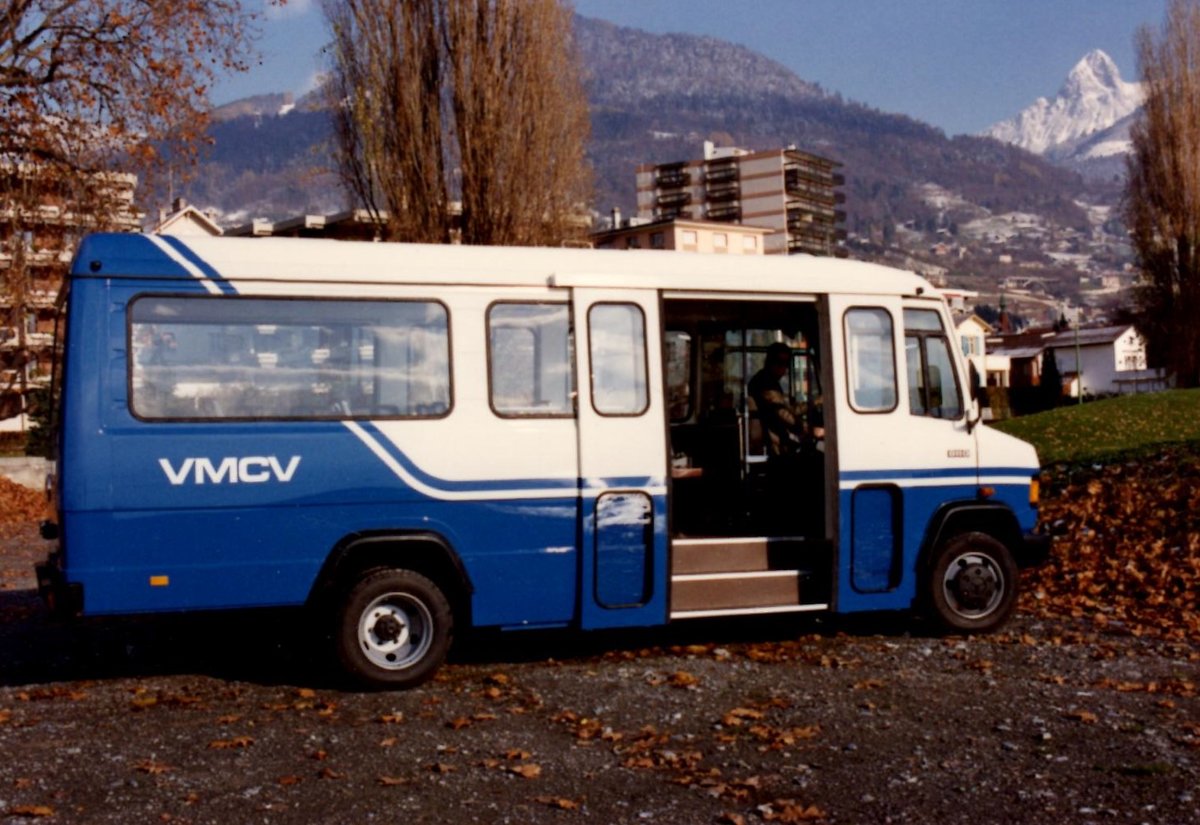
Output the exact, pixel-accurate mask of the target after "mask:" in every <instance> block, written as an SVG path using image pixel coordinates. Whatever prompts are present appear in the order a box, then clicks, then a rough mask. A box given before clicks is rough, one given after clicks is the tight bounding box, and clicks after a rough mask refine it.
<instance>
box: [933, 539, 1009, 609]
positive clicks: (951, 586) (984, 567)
mask: <svg viewBox="0 0 1200 825" xmlns="http://www.w3.org/2000/svg"><path fill="white" fill-rule="evenodd" d="M1006 587H1007V583H1006V582H1005V581H1004V571H1003V570H1001V569H1000V566H999V565H998V564H996V561H995V560H994V559H993V558H992V557H991V556H988V555H986V554H984V553H963V554H961V555H959V556H956V557H955V558H954V560H953V561H951V562H950V565H949V566H948V567H947V568H946V575H945V576H943V577H942V594H943V595H944V596H945V598H946V604H948V605H949V606H950V609H951V610H953V611H954V612H955V613H957V614H958V615H960V616H962V617H963V618H966V619H981V618H983V617H984V616H987V615H988V614H990V613H992V612H993V611H995V610H996V608H997V607H999V606H1000V602H1001V601H1002V600H1003V599H1004V592H1005V588H1006Z"/></svg>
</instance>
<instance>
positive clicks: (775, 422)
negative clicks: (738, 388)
mask: <svg viewBox="0 0 1200 825" xmlns="http://www.w3.org/2000/svg"><path fill="white" fill-rule="evenodd" d="M791 368H792V348H791V347H789V346H788V345H787V344H784V343H780V342H776V343H774V344H771V346H769V347H767V360H766V363H764V364H763V368H762V369H761V370H759V371H758V372H757V373H756V374H755V375H754V377H753V378H751V379H750V386H749V388H748V389H749V392H750V397H751V398H753V399H754V404H755V407H756V408H757V410H758V417H759V420H760V421H761V422H762V425H763V430H764V432H765V433H766V435H767V439H768V441H769V443H770V452H771V455H773V456H782V455H788V454H791V453H794V452H797V451H798V450H799V449H800V448H801V446H802V445H804V443H805V439H806V437H808V438H809V439H821V438H824V437H825V428H824V427H822V426H821V425H820V418H819V414H820V410H819V407H817V406H816V405H814V408H813V410H812V413H813V414H812V416H811V417H810V416H809V415H807V413H808V412H809V411H808V409H807V407H806V406H805V405H803V404H796V403H795V402H794V401H793V400H792V399H791V398H789V397H788V396H787V394H786V393H785V392H784V391H783V378H784V376H786V375H787V374H788V372H789V371H790V370H791ZM810 424H811V427H810Z"/></svg>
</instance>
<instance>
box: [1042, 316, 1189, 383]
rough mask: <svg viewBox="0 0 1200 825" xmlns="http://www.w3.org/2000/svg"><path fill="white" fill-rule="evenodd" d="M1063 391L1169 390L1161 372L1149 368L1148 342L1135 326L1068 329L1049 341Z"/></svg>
mask: <svg viewBox="0 0 1200 825" xmlns="http://www.w3.org/2000/svg"><path fill="white" fill-rule="evenodd" d="M1046 347H1048V348H1049V349H1050V350H1051V351H1053V353H1054V360H1055V361H1056V362H1057V364H1058V371H1059V372H1060V373H1061V374H1062V377H1063V385H1064V390H1065V392H1066V394H1067V395H1069V396H1071V397H1072V398H1078V397H1079V394H1080V387H1081V385H1082V392H1083V394H1084V395H1085V396H1086V395H1104V394H1108V393H1130V392H1150V391H1154V390H1161V389H1165V388H1166V379H1165V377H1164V375H1163V372H1162V370H1158V369H1147V368H1146V340H1145V339H1144V338H1142V336H1141V333H1139V332H1138V331H1137V330H1136V329H1134V328H1133V327H1132V326H1130V325H1128V324H1125V325H1121V326H1111V327H1097V328H1095V329H1079V330H1074V329H1068V330H1064V331H1062V332H1060V333H1058V334H1056V335H1054V336H1053V337H1051V338H1050V339H1048V340H1047V341H1046Z"/></svg>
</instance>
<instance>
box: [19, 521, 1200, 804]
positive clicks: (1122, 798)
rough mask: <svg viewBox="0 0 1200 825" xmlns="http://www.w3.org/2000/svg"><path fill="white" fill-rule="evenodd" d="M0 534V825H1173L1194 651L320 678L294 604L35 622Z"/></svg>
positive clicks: (1027, 647)
mask: <svg viewBox="0 0 1200 825" xmlns="http://www.w3.org/2000/svg"><path fill="white" fill-rule="evenodd" d="M44 552H45V546H44V545H43V543H42V542H41V541H40V540H39V539H37V538H36V534H35V530H34V528H33V527H32V525H29V524H24V525H18V526H16V527H8V528H0V747H2V748H3V752H4V753H5V755H6V757H7V758H5V759H3V760H0V822H3V823H9V822H22V823H24V822H30V821H39V820H40V821H46V822H86V823H93V822H94V823H110V822H111V823H130V822H179V823H187V822H192V823H209V822H211V823H233V822H238V823H240V822H271V823H314V822H330V823H342V822H346V823H359V822H374V821H378V822H397V821H404V822H430V823H432V822H438V823H441V822H482V823H502V822H512V823H543V822H552V823H571V822H575V821H590V822H601V823H647V822H659V823H722V822H724V823H759V822H785V823H786V822H829V823H882V822H915V823H958V822H961V823H970V825H983V823H991V822H996V823H1000V822H1005V823H1009V822H1029V823H1088V822H1096V823H1108V822H1132V823H1143V822H1145V823H1198V822H1200V699H1198V698H1197V683H1198V682H1200V652H1198V651H1197V650H1196V649H1195V648H1194V647H1193V646H1190V645H1187V644H1166V643H1163V642H1154V641H1149V640H1147V639H1145V638H1139V637H1136V636H1133V635H1130V634H1128V633H1122V632H1120V631H1119V630H1117V629H1114V628H1111V627H1110V628H1108V629H1106V630H1104V631H1098V630H1096V629H1095V626H1094V625H1093V624H1091V623H1088V622H1086V620H1067V621H1064V622H1063V623H1057V622H1054V623H1052V622H1048V621H1045V620H1039V619H1035V618H1033V617H1032V616H1030V615H1028V614H1018V615H1017V616H1016V617H1015V619H1014V621H1013V622H1012V624H1011V625H1010V626H1009V627H1008V628H1007V630H1006V632H1004V633H1001V634H998V635H994V636H990V637H986V638H962V637H947V638H940V637H935V636H932V635H929V634H928V633H927V632H926V630H925V629H924V628H922V627H921V626H920V625H914V624H911V623H909V622H908V621H907V620H905V619H900V618H896V617H877V618H875V619H873V620H871V621H870V622H866V623H864V622H861V621H860V622H855V623H846V622H836V621H832V620H824V621H822V620H816V619H811V618H810V619H804V620H802V621H797V620H792V621H790V622H781V621H771V622H765V623H764V622H749V621H740V622H708V623H704V624H693V625H681V626H679V627H675V628H670V629H668V630H664V631H656V632H654V633H638V634H632V633H624V634H619V635H611V634H592V635H581V634H577V635H544V634H537V635H532V636H531V635H527V634H522V635H512V636H482V637H479V638H475V639H472V640H469V642H468V643H467V644H465V645H464V646H462V648H461V649H459V650H458V651H457V653H456V654H455V655H454V657H453V660H452V662H451V663H450V664H448V665H447V666H446V667H445V668H443V670H442V671H441V673H440V675H439V676H438V678H437V679H436V680H435V681H433V682H431V683H430V684H428V685H426V686H424V687H421V688H419V689H416V690H413V691H409V692H406V693H357V692H348V691H345V690H343V689H341V688H340V687H339V685H338V683H337V681H336V680H335V677H333V676H332V675H331V673H330V671H329V670H328V669H327V668H326V666H325V665H324V664H323V660H322V659H320V658H319V657H318V656H316V655H315V654H314V652H313V651H312V650H311V649H310V648H309V647H308V646H307V645H306V639H305V637H304V634H303V630H302V625H303V623H302V621H301V620H300V618H299V617H297V616H295V615H289V614H269V615H262V614H240V615H236V616H221V617H199V618H197V617H168V618H161V617H160V618H155V619H122V620H110V621H87V622H80V623H75V624H60V623H56V622H53V621H51V620H50V619H49V618H48V617H47V616H46V615H45V613H44V612H43V611H42V609H41V606H40V605H39V604H38V602H37V600H36V597H35V595H34V593H33V592H32V587H33V580H32V576H31V571H30V569H29V568H30V565H31V564H32V561H33V560H34V559H35V558H36V557H39V556H41V555H42V554H43V553H44Z"/></svg>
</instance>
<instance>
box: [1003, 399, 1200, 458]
mask: <svg viewBox="0 0 1200 825" xmlns="http://www.w3.org/2000/svg"><path fill="white" fill-rule="evenodd" d="M990 426H994V427H995V428H996V429H998V430H1003V431H1004V432H1006V433H1010V434H1012V435H1015V436H1016V437H1017V438H1020V439H1023V440H1025V441H1028V442H1029V443H1031V444H1033V445H1034V446H1035V447H1036V448H1037V451H1038V458H1039V459H1040V460H1041V462H1042V464H1043V466H1045V465H1050V464H1058V463H1060V462H1072V463H1073V462H1080V461H1104V460H1106V459H1112V458H1116V457H1118V456H1121V455H1125V454H1136V453H1139V452H1142V451H1144V450H1147V449H1149V448H1153V447H1156V446H1161V445H1164V444H1179V443H1192V444H1200V389H1195V390H1170V391H1168V392H1156V393H1144V394H1141V395H1125V396H1121V397H1119V398H1110V399H1106V400H1104V401H1092V402H1087V403H1084V404H1071V405H1068V406H1065V407H1059V408H1058V409H1054V410H1050V411H1048V412H1043V413H1038V414H1036V415H1026V416H1022V417H1021V418H1012V419H1009V420H1007V421H997V422H996V423H995V424H993V425H990Z"/></svg>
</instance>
